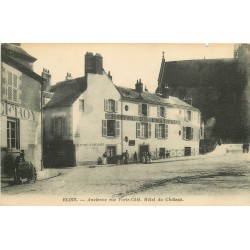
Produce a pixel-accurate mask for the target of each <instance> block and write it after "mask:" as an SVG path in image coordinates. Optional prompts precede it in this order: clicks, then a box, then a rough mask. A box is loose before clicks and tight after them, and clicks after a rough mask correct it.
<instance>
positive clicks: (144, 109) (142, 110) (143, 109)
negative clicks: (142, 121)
mask: <svg viewBox="0 0 250 250" xmlns="http://www.w3.org/2000/svg"><path fill="white" fill-rule="evenodd" d="M138 114H139V115H149V105H147V104H145V103H139V104H138Z"/></svg>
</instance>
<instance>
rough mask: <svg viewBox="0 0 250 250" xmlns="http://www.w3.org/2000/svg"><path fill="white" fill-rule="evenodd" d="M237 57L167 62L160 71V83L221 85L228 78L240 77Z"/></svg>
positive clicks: (176, 85) (171, 84)
mask: <svg viewBox="0 0 250 250" xmlns="http://www.w3.org/2000/svg"><path fill="white" fill-rule="evenodd" d="M239 74H240V71H239V69H238V63H237V60H235V59H230V58H228V59H199V60H184V61H169V62H165V64H164V70H163V73H162V72H160V75H159V82H160V84H164V85H165V84H168V85H169V86H172V87H178V86H190V87H194V86H197V85H200V86H219V85H220V84H221V83H222V82H225V81H227V80H229V79H230V80H232V81H234V80H236V79H238V78H239Z"/></svg>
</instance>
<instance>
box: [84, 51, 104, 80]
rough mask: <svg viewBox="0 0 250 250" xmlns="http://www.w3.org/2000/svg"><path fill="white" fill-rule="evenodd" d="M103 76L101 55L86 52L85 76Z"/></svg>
mask: <svg viewBox="0 0 250 250" xmlns="http://www.w3.org/2000/svg"><path fill="white" fill-rule="evenodd" d="M88 73H91V74H99V75H102V74H103V58H102V56H101V54H98V53H96V55H95V56H94V55H93V53H91V52H87V53H86V55H85V76H86V75H87V74H88Z"/></svg>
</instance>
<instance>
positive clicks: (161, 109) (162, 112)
mask: <svg viewBox="0 0 250 250" xmlns="http://www.w3.org/2000/svg"><path fill="white" fill-rule="evenodd" d="M157 116H158V117H166V116H167V109H166V107H162V106H157Z"/></svg>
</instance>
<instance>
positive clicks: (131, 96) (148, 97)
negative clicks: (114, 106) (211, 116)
mask: <svg viewBox="0 0 250 250" xmlns="http://www.w3.org/2000/svg"><path fill="white" fill-rule="evenodd" d="M116 88H117V90H118V91H119V93H120V94H121V96H122V98H123V99H124V100H129V101H134V102H145V103H151V104H156V105H157V104H158V105H167V106H170V107H175V106H178V107H182V108H183V107H185V108H190V109H194V110H198V109H196V108H195V107H193V106H191V105H189V104H188V103H186V102H184V101H182V100H180V99H179V98H177V97H174V96H169V98H162V97H160V96H158V95H157V94H153V93H150V92H147V91H144V92H143V93H142V94H139V93H138V92H137V91H136V90H134V89H131V88H124V87H120V86H116Z"/></svg>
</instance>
